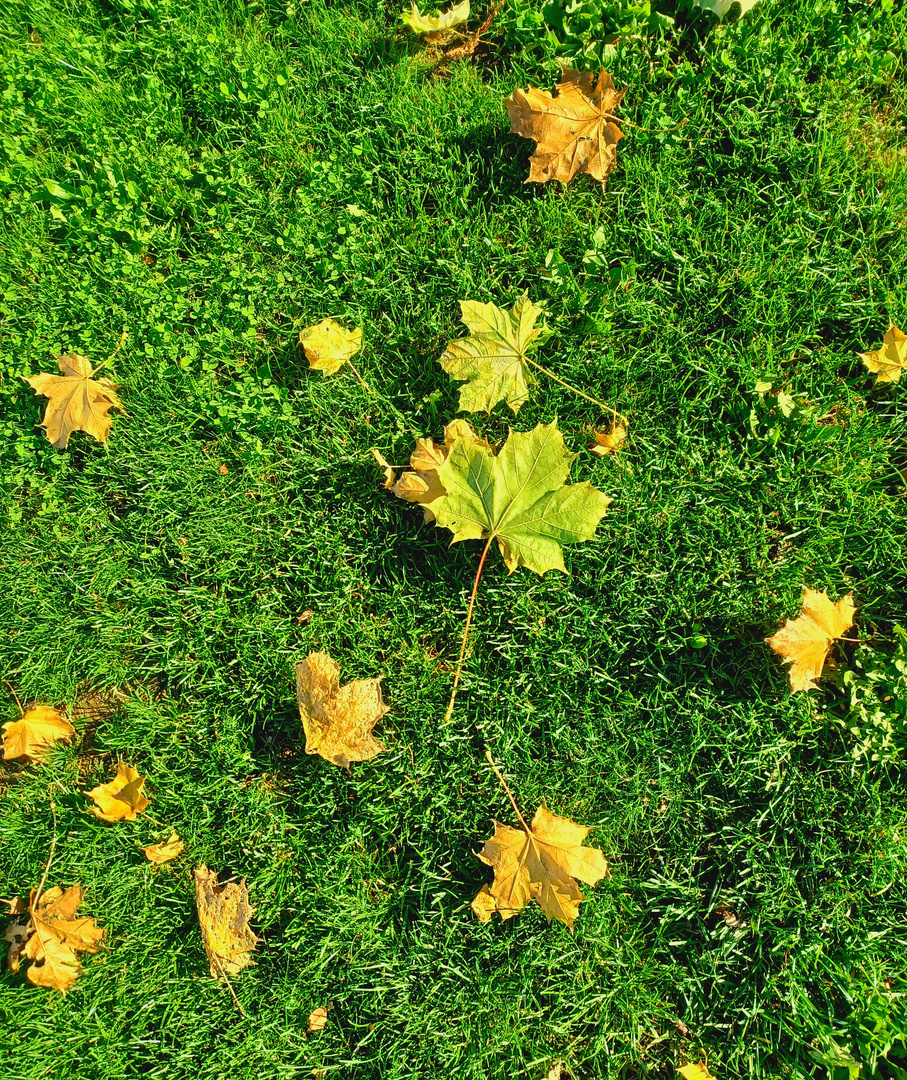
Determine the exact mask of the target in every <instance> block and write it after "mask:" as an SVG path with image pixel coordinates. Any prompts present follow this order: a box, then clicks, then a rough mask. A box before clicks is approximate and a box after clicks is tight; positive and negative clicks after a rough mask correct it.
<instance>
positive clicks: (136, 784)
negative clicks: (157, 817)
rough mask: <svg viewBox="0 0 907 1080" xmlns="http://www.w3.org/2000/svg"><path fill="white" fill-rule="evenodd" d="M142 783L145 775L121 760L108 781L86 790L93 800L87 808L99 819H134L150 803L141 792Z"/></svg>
mask: <svg viewBox="0 0 907 1080" xmlns="http://www.w3.org/2000/svg"><path fill="white" fill-rule="evenodd" d="M144 784H145V777H144V776H139V774H138V772H137V771H136V770H135V769H133V767H132V766H131V765H125V764H124V763H123V762H122V761H121V762H120V764H119V765H118V766H117V774H116V776H115V777H114V778H113V779H112V780H111V781H109V783H106V784H98V786H97V787H95V788H92V789H91V791H89V792H86V794H87V795H88V797H89V798H91V799H94V802H95V805H94V806H89V808H88V809H89V810H90V811H91V812H92V813H93V814H94V815H95V817H99V818H100V819H101V821H109V822H114V821H134V820H135V819H136V817H137V816H138V815H139V814H141V813H142V811H143V810H145V809H146V808H147V807H148V806H149V805H150V800H149V799H146V798H145V796H144V795H143V794H142V788H143V787H144Z"/></svg>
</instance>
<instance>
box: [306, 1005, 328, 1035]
mask: <svg viewBox="0 0 907 1080" xmlns="http://www.w3.org/2000/svg"><path fill="white" fill-rule="evenodd" d="M327 1022H328V1011H327V1009H325V1008H324V1007H323V1006H319V1007H318V1008H317V1009H312V1011H311V1012H310V1013H309V1031H321V1029H322V1028H323V1027H324V1025H325V1024H326V1023H327Z"/></svg>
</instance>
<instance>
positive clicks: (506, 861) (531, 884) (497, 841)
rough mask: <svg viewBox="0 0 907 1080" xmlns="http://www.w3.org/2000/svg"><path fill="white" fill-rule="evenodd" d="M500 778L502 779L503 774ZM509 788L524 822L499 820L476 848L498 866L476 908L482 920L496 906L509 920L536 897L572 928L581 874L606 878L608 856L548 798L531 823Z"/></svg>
mask: <svg viewBox="0 0 907 1080" xmlns="http://www.w3.org/2000/svg"><path fill="white" fill-rule="evenodd" d="M489 760H491V758H490V757H489ZM492 764H493V763H492ZM494 768H495V772H498V770H497V767H494ZM498 777H499V779H500V780H501V782H502V783H503V782H504V780H503V777H502V776H501V775H500V773H498ZM504 789H505V791H506V792H507V795H508V797H509V798H510V801H511V804H512V805H513V808H514V810H515V811H516V814H517V817H518V818H519V821H520V824H521V825H522V826H523V827H522V829H514V828H512V827H511V826H509V825H502V824H501V823H500V822H498V821H496V822H495V823H494V825H495V830H494V835H493V836H492V837H491V838H490V839H488V840H486V841H485V846H484V847H483V848H482V850H481V851H480V852H478V853H477V855H478V858H480V859H481V860H482V862H483V863H486V864H487V865H488V866H490V867H492V869H493V870H494V881H493V882H492V884H491V885H490V886H488V885H484V886H483V887H482V889H480V891H479V893H478V895H477V896H476V898H475V899H474V900H473V902H472V909H473V911H474V912H475V914H476V916H477V917H478V919H479V920H480V921H481V922H488V921H489V919H490V918H491V916H492V914H493V913H494V912H495V911H497V913H498V914H499V915H500V916H501V918H502V919H509V918H511V917H512V916H514V915H516V914H517V913H518V912H520V911H522V910H523V908H524V907H525V906H526V904H527V903H529V901H530V900H536V901H537V902H538V904H539V906H540V907H541V909H542V911H543V912H544V913H545V916H546V917H547V919H548V921H549V922H550V921H551V920H552V919H557V920H558V921H559V922H562V923H566V924H567V926H568V927H569V928H570V929H571V930H572V929H573V923H574V921H575V919H576V917H577V915H579V905H580V904H581V903H582V901H583V899H584V897H583V894H582V893H581V892H580V889H579V886H578V885H577V884H576V879H577V878H578V879H579V880H580V881H584V882H586V884H587V885H594V884H595V883H596V882H597V881H599V880H600V879H601V878H603V877H604V876H605V874H607V872H608V863H607V861H606V859H605V856H604V855H603V854H602V852H601V851H599V850H598V849H597V848H587V847H583V846H582V843H583V840H585V838H586V836H587V835H588V833H589V829H588V827H587V826H585V825H577V823H576V822H575V821H571V820H570V819H569V818H562V817H558V815H557V814H552V813H551V811H550V810H549V809H548V807H547V806H545V804H544V803H542V805H541V806H540V807H539V808H538V810H536V812H535V817H534V818H533V819H532V825H527V824H526V821H525V819H524V818H523V815H522V814H521V813H520V811H519V809H518V807H517V804H516V802H515V800H514V798H513V796H512V795H511V794H510V790H509V789H508V788H507V786H506V784H505V785H504Z"/></svg>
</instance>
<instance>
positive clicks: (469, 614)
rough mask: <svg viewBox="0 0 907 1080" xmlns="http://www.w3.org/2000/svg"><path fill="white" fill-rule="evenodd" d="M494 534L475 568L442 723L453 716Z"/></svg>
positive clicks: (448, 721)
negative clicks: (483, 571)
mask: <svg viewBox="0 0 907 1080" xmlns="http://www.w3.org/2000/svg"><path fill="white" fill-rule="evenodd" d="M492 540H494V536H489V537H488V540H487V542H486V544H485V547H484V548H483V549H482V557H481V559H479V568H478V570H476V577H475V581H473V583H472V594H471V596H470V597H469V607H468V608H467V609H466V625H465V626H464V628H463V640H462V641H461V642H460V656H459V659H458V660H457V670H456V671H455V672H454V681H453V689H452V690H451V692H450V701H449V702H448V703H447V712H446V713H445V714H444V723H445V724H449V723H450V718H451V717H452V716H453V711H454V704H455V702H456V700H457V688H458V687H459V685H460V676H461V675H462V674H463V661H464V659H465V657H466V640H467V638H468V637H469V628H470V626H472V613H473V610H474V608H475V606H476V593H477V592H478V591H479V582H480V581H481V580H482V570H483V569H484V568H485V559H486V557H487V556H488V550H489V548H490V547H491V541H492Z"/></svg>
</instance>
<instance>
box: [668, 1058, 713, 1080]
mask: <svg viewBox="0 0 907 1080" xmlns="http://www.w3.org/2000/svg"><path fill="white" fill-rule="evenodd" d="M677 1071H678V1072H679V1073H680V1075H681V1076H682V1077H683V1080H715V1077H714V1076H712V1074H711V1073H710V1072H709V1070H708V1066H707V1065H706V1063H705V1062H704V1061H702V1062H696V1063H695V1064H690V1065H680V1066H678V1068H677Z"/></svg>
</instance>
